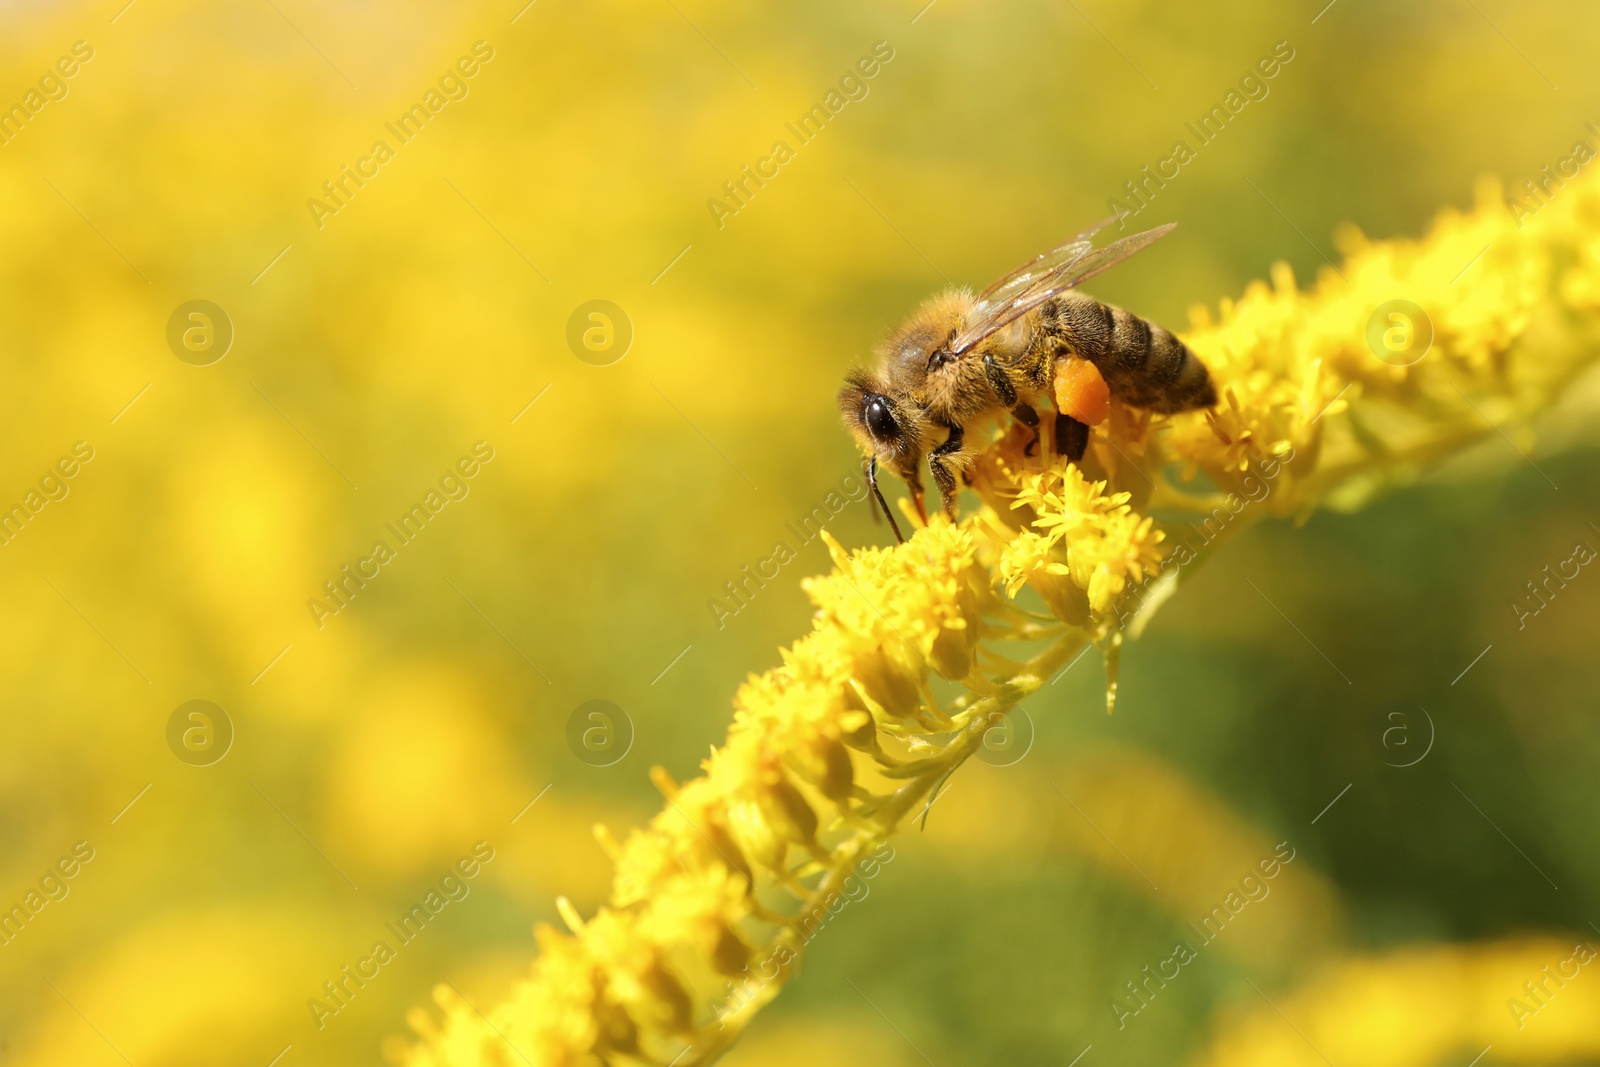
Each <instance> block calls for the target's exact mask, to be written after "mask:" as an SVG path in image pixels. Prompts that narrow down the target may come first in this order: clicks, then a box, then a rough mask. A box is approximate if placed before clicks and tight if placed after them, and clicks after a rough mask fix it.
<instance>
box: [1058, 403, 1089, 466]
mask: <svg viewBox="0 0 1600 1067" xmlns="http://www.w3.org/2000/svg"><path fill="white" fill-rule="evenodd" d="M1088 447H1089V424H1088V423H1086V422H1079V421H1078V420H1077V419H1075V418H1073V417H1072V416H1071V415H1057V416H1056V455H1058V456H1066V457H1067V458H1068V459H1070V460H1072V462H1074V463H1077V462H1078V461H1079V460H1081V459H1083V453H1084V452H1085V451H1086V450H1087V449H1088Z"/></svg>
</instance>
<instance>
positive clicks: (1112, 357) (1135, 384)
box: [1035, 293, 1217, 414]
mask: <svg viewBox="0 0 1600 1067" xmlns="http://www.w3.org/2000/svg"><path fill="white" fill-rule="evenodd" d="M1038 328H1039V332H1040V334H1041V335H1042V336H1040V338H1039V340H1038V341H1037V342H1035V343H1036V344H1041V343H1042V344H1045V345H1052V346H1053V347H1054V348H1055V353H1054V354H1056V355H1064V354H1066V353H1067V352H1069V351H1070V352H1071V353H1073V354H1075V355H1078V356H1081V357H1083V358H1084V359H1086V360H1088V361H1089V362H1091V363H1093V364H1094V365H1095V366H1096V367H1097V368H1099V370H1100V375H1101V377H1103V378H1105V380H1106V385H1108V386H1109V387H1110V388H1111V395H1112V396H1114V397H1116V398H1117V399H1119V400H1121V401H1123V402H1124V403H1127V404H1131V405H1132V406H1134V407H1139V408H1148V409H1149V410H1151V411H1158V412H1161V413H1163V414H1171V413H1173V412H1177V411H1189V410H1191V409H1193V408H1207V407H1210V406H1211V405H1213V404H1215V403H1216V402H1217V389H1216V386H1215V385H1213V384H1212V381H1211V375H1210V373H1209V372H1207V370H1206V367H1205V364H1203V363H1201V362H1200V359H1199V357H1198V356H1196V355H1195V354H1194V353H1193V352H1191V351H1189V346H1188V345H1186V344H1184V343H1183V342H1182V341H1180V340H1178V339H1177V338H1176V337H1174V336H1173V335H1172V334H1171V333H1169V332H1168V331H1167V330H1164V329H1162V328H1161V327H1160V326H1157V325H1155V324H1154V323H1151V322H1146V321H1145V320H1144V319H1141V318H1140V317H1139V316H1137V315H1135V314H1133V313H1131V312H1128V311H1124V310H1123V309H1122V308H1119V307H1116V306H1114V305H1112V304H1102V303H1101V302H1100V301H1098V300H1096V299H1094V298H1093V297H1089V296H1085V295H1083V294H1082V293H1064V294H1062V295H1061V296H1059V297H1056V298H1055V299H1054V300H1050V301H1047V302H1046V303H1044V304H1042V305H1041V306H1040V307H1039V311H1038ZM1053 363H1054V361H1053V360H1050V361H1046V366H1048V365H1050V364H1053ZM1041 369H1043V368H1041Z"/></svg>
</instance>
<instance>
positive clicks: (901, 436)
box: [839, 371, 924, 476]
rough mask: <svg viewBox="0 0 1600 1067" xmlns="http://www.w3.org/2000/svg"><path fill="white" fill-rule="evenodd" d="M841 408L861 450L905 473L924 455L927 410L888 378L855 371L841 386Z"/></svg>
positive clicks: (914, 466) (914, 468)
mask: <svg viewBox="0 0 1600 1067" xmlns="http://www.w3.org/2000/svg"><path fill="white" fill-rule="evenodd" d="M839 411H840V413H841V414H843V416H844V423H845V425H846V426H847V427H849V429H850V432H851V433H852V434H854V435H855V438H856V443H857V444H859V445H860V446H861V450H862V451H863V452H864V453H866V454H867V455H868V456H871V457H873V458H875V459H877V460H878V462H879V463H882V464H883V465H884V466H886V467H888V468H890V469H891V470H893V471H894V472H895V473H897V474H900V475H902V476H905V475H909V474H910V473H911V472H914V471H915V470H916V468H917V461H918V460H919V459H921V457H922V423H923V421H924V420H923V412H922V410H921V407H920V405H918V404H917V403H916V402H915V401H913V400H911V399H910V398H909V397H906V396H905V395H904V394H897V393H896V392H895V391H894V390H893V389H891V388H890V387H889V384H888V383H887V382H886V381H880V380H877V379H875V378H874V377H873V376H872V375H870V374H868V373H867V372H865V371H853V372H851V374H850V375H849V376H848V377H847V378H846V379H845V383H844V387H843V388H842V389H840V390H839Z"/></svg>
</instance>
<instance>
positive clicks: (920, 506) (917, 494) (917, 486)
mask: <svg viewBox="0 0 1600 1067" xmlns="http://www.w3.org/2000/svg"><path fill="white" fill-rule="evenodd" d="M906 484H907V485H908V486H910V487H911V503H913V504H914V505H916V508H917V514H918V515H920V516H921V517H922V525H924V526H926V525H928V504H927V501H926V500H924V499H923V495H924V492H925V490H924V489H923V488H922V479H921V477H920V476H919V477H918V478H917V480H916V481H912V480H911V479H910V478H907V479H906Z"/></svg>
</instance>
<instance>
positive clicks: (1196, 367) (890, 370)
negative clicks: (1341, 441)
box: [839, 218, 1217, 542]
mask: <svg viewBox="0 0 1600 1067" xmlns="http://www.w3.org/2000/svg"><path fill="white" fill-rule="evenodd" d="M1114 221H1116V220H1115V218H1108V219H1105V220H1102V221H1101V222H1099V223H1097V224H1095V225H1094V226H1092V227H1090V228H1089V229H1087V230H1085V231H1084V232H1083V233H1080V234H1078V235H1077V236H1075V237H1074V238H1073V239H1072V240H1070V241H1068V242H1067V243H1066V244H1064V245H1061V246H1060V247H1059V248H1053V249H1051V250H1050V251H1048V252H1043V253H1041V254H1039V255H1038V256H1035V257H1034V258H1033V259H1031V260H1029V261H1028V262H1027V263H1024V264H1023V265H1022V266H1020V267H1018V268H1017V269H1016V270H1014V271H1012V272H1011V273H1010V274H1007V275H1006V276H1005V277H1003V278H1001V279H1000V280H999V281H997V282H995V283H994V284H993V285H991V286H989V287H988V288H987V289H985V290H983V291H982V292H981V293H978V294H977V295H976V296H974V295H972V293H971V292H970V291H968V290H965V289H956V290H952V291H949V292H946V293H942V294H940V295H938V296H935V297H933V298H932V299H930V300H928V301H926V302H925V303H924V304H923V305H922V306H921V307H919V308H918V309H917V310H916V311H915V312H914V313H913V314H912V315H911V317H910V318H908V319H907V320H906V321H905V322H904V323H903V324H902V325H901V326H900V328H899V329H897V330H895V331H894V332H893V333H892V334H890V335H889V338H888V340H886V341H885V342H884V343H883V344H882V345H880V346H879V347H878V350H877V366H876V367H875V368H874V369H872V370H855V371H852V372H851V373H850V374H849V375H848V376H846V378H845V384H844V387H843V388H841V389H840V390H839V408H840V411H841V412H842V413H843V415H844V422H845V426H846V427H847V428H848V429H849V430H850V432H851V433H852V434H853V435H854V437H855V439H856V442H857V443H858V444H859V445H860V446H861V450H862V452H863V453H864V454H865V455H866V457H867V481H868V483H869V484H870V485H871V487H872V492H873V495H874V497H875V498H876V499H877V502H878V505H879V506H880V507H882V508H883V512H884V514H885V515H886V516H888V519H889V525H890V526H891V527H892V528H893V529H894V535H895V537H896V538H897V539H899V540H900V541H902V542H903V541H904V540H905V538H904V537H902V536H901V534H900V527H899V525H898V524H897V523H896V522H895V521H894V516H893V515H892V514H890V512H889V506H888V504H887V503H886V502H885V501H884V499H883V493H882V492H881V491H880V490H879V488H878V478H877V473H878V465H879V464H880V463H881V464H882V465H883V466H884V467H885V468H887V469H888V470H890V471H893V472H894V473H895V474H898V475H899V476H900V477H902V478H904V479H905V481H906V484H907V485H909V486H910V487H911V498H912V501H913V502H914V503H915V505H916V508H917V512H918V514H920V515H921V516H922V517H923V519H924V521H926V519H927V514H928V513H927V508H926V505H925V504H924V501H923V487H922V479H921V476H920V466H921V463H922V460H923V458H924V457H926V458H927V461H928V468H929V470H930V471H931V473H932V474H933V480H934V483H935V484H936V485H937V486H938V487H939V494H940V497H941V499H942V502H943V504H944V509H945V512H946V514H948V515H950V517H951V518H954V517H955V495H956V475H957V474H959V473H963V472H965V470H966V469H967V467H968V466H969V465H970V463H971V461H972V456H973V453H972V452H970V451H967V450H966V447H965V441H966V435H967V433H968V431H969V430H971V429H972V428H973V427H974V425H975V424H979V423H982V422H984V421H986V420H988V419H990V418H994V417H998V416H1001V415H1003V414H1004V413H1007V412H1009V413H1010V414H1011V415H1012V417H1014V418H1015V419H1017V421H1019V422H1021V423H1022V424H1023V425H1024V426H1026V427H1028V428H1029V429H1031V430H1032V431H1033V440H1032V441H1030V442H1029V443H1028V445H1027V446H1026V448H1025V454H1026V455H1030V456H1031V455H1033V454H1034V452H1035V450H1036V449H1037V448H1038V445H1039V438H1040V423H1039V408H1040V407H1041V406H1042V402H1043V401H1046V400H1054V402H1055V407H1056V412H1057V414H1056V416H1055V426H1054V430H1055V433H1054V443H1055V450H1056V452H1057V453H1058V454H1060V455H1063V456H1065V457H1066V458H1067V459H1069V460H1071V461H1072V462H1074V463H1076V462H1079V461H1080V460H1082V458H1083V454H1084V451H1085V449H1087V447H1088V444H1089V428H1090V427H1091V426H1096V425H1099V424H1100V423H1101V422H1103V421H1104V420H1105V419H1106V417H1107V415H1108V414H1109V413H1110V402H1111V398H1112V397H1116V398H1117V399H1118V400H1119V401H1121V402H1122V403H1124V404H1127V405H1129V406H1131V407H1136V408H1142V409H1145V410H1148V411H1153V412H1158V413H1161V414H1173V413H1175V412H1179V411H1190V410H1194V409H1197V408H1207V407H1211V406H1212V405H1214V404H1215V403H1216V402H1217V390H1216V386H1215V385H1214V384H1213V382H1212V380H1211V374H1210V372H1208V371H1207V370H1206V368H1205V364H1203V363H1201V362H1200V360H1199V358H1198V357H1197V356H1196V355H1195V354H1194V353H1193V352H1191V351H1190V350H1189V348H1188V346H1187V345H1185V344H1184V343H1183V342H1182V341H1180V340H1178V339H1177V338H1176V337H1174V336H1173V335H1172V334H1171V333H1170V332H1168V331H1167V330H1165V329H1163V328H1162V327H1160V326H1157V325H1155V324H1154V323H1151V322H1147V321H1145V320H1144V319H1142V318H1140V317H1139V316H1137V315H1134V314H1132V313H1131V312H1128V311H1124V310H1123V309H1122V308H1119V307H1114V306H1113V305H1110V304H1102V303H1101V302H1100V301H1098V300H1095V299H1094V298H1092V297H1089V296H1086V295H1084V294H1082V293H1077V292H1072V290H1073V289H1075V288H1076V287H1077V286H1078V285H1080V284H1082V283H1083V282H1085V281H1087V280H1088V279H1090V278H1092V277H1094V276H1095V275H1097V274H1100V273H1101V272H1103V271H1106V270H1109V269H1110V268H1111V267H1113V266H1115V265H1116V264H1118V263H1121V262H1122V261H1123V260H1125V259H1127V258H1128V257H1129V256H1131V255H1133V254H1134V253H1136V252H1138V251H1140V250H1141V249H1144V248H1146V247H1148V246H1149V245H1151V244H1153V243H1154V242H1155V241H1157V240H1159V239H1160V238H1162V237H1165V236H1166V235H1167V234H1168V233H1170V232H1172V230H1173V228H1174V226H1175V225H1176V224H1174V223H1168V224H1167V225H1165V226H1158V227H1156V228H1155V229H1152V230H1146V231H1144V232H1143V233H1137V234H1131V235H1129V236H1127V237H1123V238H1121V239H1119V240H1116V241H1113V242H1111V243H1110V244H1107V245H1105V246H1103V247H1101V248H1095V247H1094V241H1093V237H1094V235H1095V234H1096V233H1097V232H1099V231H1100V230H1101V229H1103V228H1104V227H1105V226H1107V225H1109V224H1110V223H1112V222H1114Z"/></svg>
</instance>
